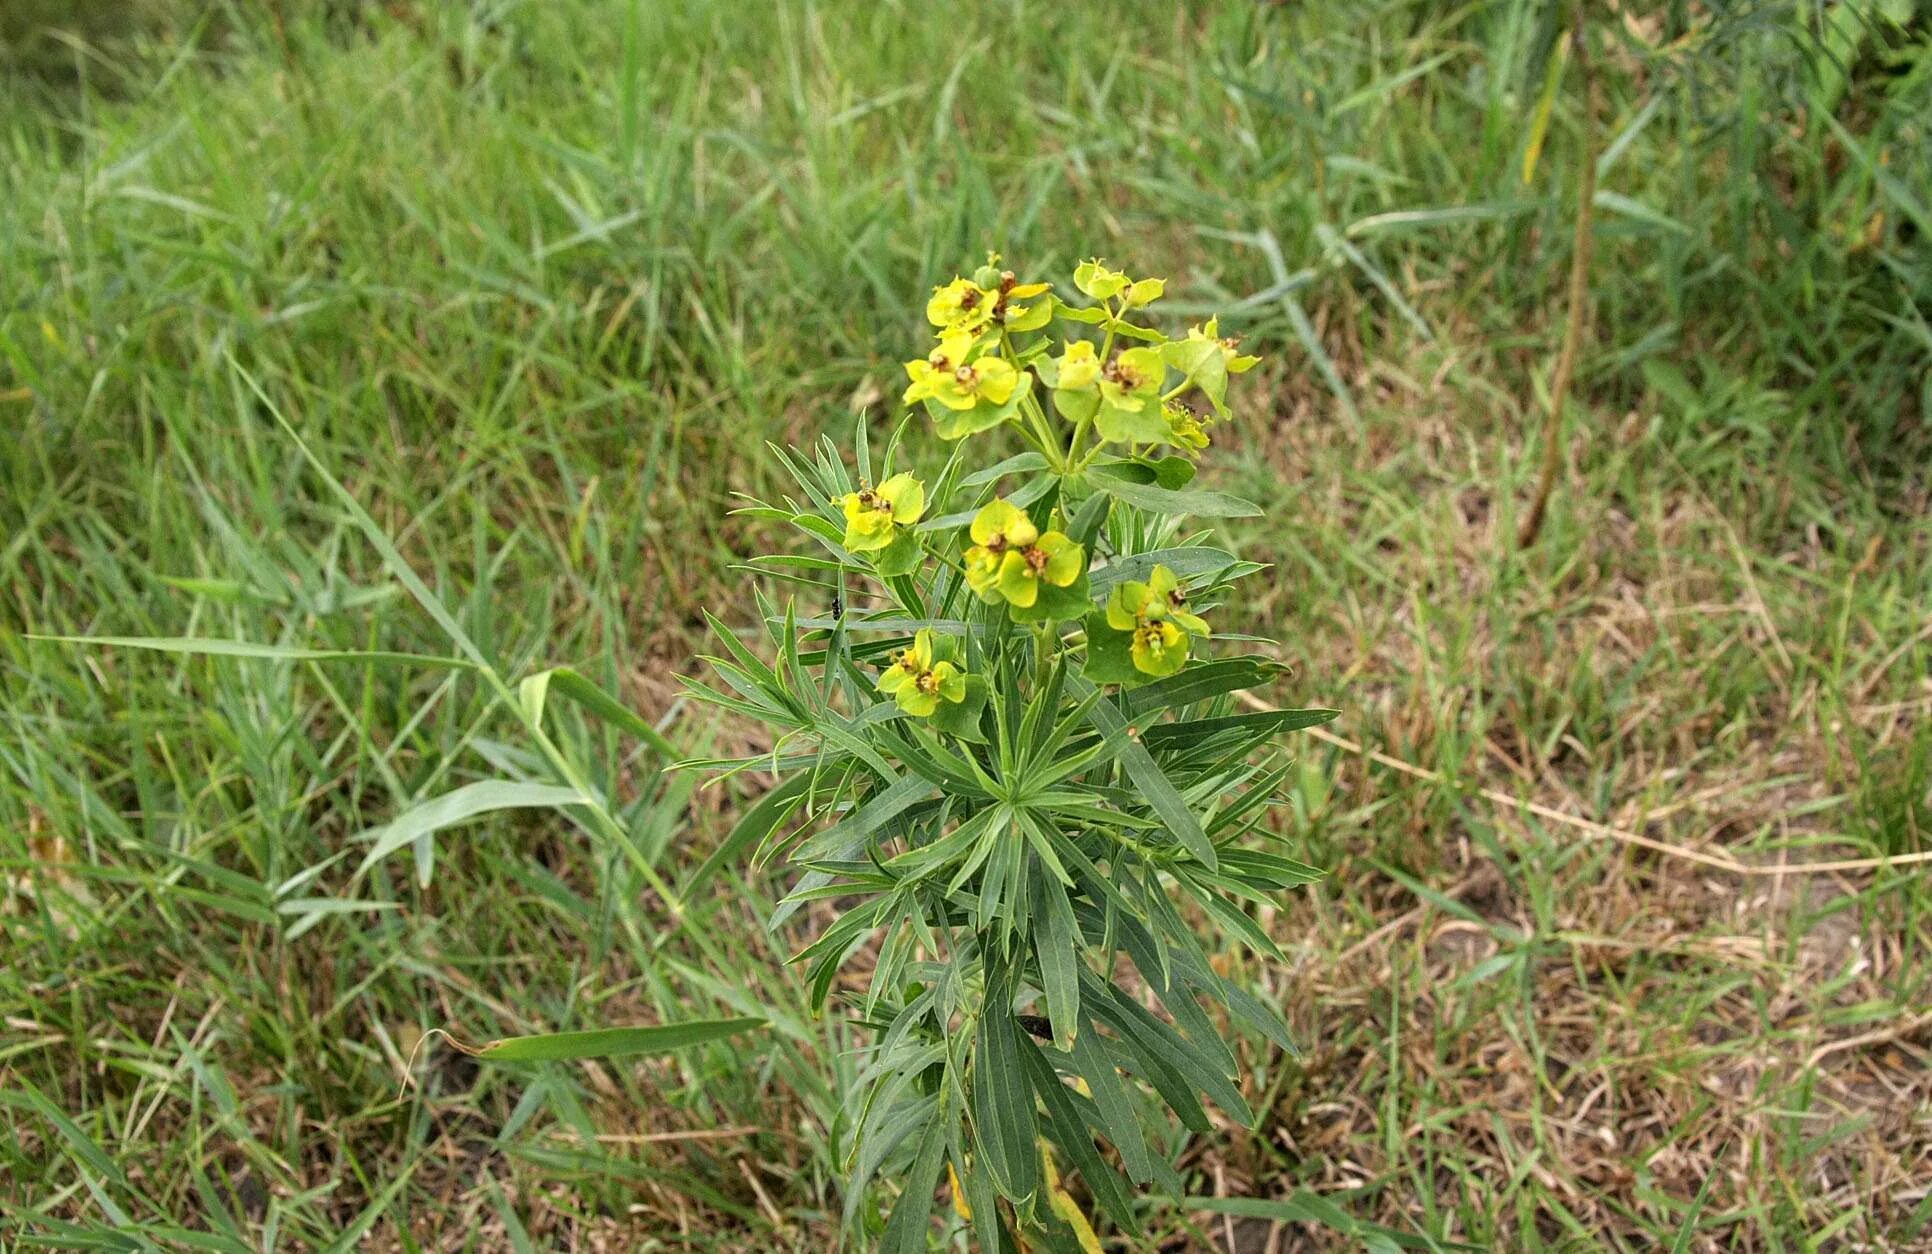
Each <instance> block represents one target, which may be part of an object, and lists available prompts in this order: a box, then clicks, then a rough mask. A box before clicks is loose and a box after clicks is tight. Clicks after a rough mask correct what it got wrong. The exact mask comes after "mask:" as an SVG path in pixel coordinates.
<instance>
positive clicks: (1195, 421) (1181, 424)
mask: <svg viewBox="0 0 1932 1254" xmlns="http://www.w3.org/2000/svg"><path fill="white" fill-rule="evenodd" d="M1161 419H1162V420H1163V421H1164V422H1166V423H1167V432H1168V436H1167V439H1168V443H1170V444H1173V445H1175V446H1177V447H1179V448H1183V449H1186V450H1188V451H1189V452H1194V453H1198V452H1200V451H1201V450H1202V449H1204V448H1206V447H1207V446H1208V433H1207V423H1206V422H1205V421H1204V420H1203V418H1202V417H1201V415H1200V414H1197V413H1195V412H1194V411H1193V410H1191V409H1189V408H1188V407H1187V406H1186V405H1183V404H1181V402H1179V401H1162V402H1161Z"/></svg>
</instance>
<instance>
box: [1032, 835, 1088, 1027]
mask: <svg viewBox="0 0 1932 1254" xmlns="http://www.w3.org/2000/svg"><path fill="white" fill-rule="evenodd" d="M1039 844H1040V846H1041V852H1042V853H1043V854H1044V855H1046V856H1051V851H1052V846H1051V845H1050V844H1047V843H1046V842H1045V841H1041V842H1039ZM1062 874H1063V875H1064V874H1065V872H1062ZM1033 889H1034V894H1035V897H1036V898H1037V900H1036V901H1035V902H1034V905H1033V948H1034V953H1035V955H1036V957H1037V958H1038V959H1039V963H1040V988H1041V990H1042V991H1043V992H1044V993H1045V994H1046V1003H1047V1018H1048V1020H1049V1021H1050V1022H1051V1023H1052V1024H1053V1043H1054V1044H1055V1045H1058V1046H1059V1047H1060V1048H1061V1049H1063V1050H1065V1049H1071V1048H1072V1047H1073V1042H1074V1037H1075V1036H1077V1035H1078V1034H1079V1031H1080V939H1079V925H1078V924H1077V923H1075V921H1074V917H1073V904H1072V903H1071V902H1069V901H1068V900H1067V894H1066V890H1065V889H1064V888H1063V887H1062V886H1061V885H1060V884H1057V883H1055V882H1054V881H1052V880H1050V879H1048V878H1047V877H1045V876H1040V875H1036V876H1035V877H1034V879H1033Z"/></svg>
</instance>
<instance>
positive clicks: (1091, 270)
mask: <svg viewBox="0 0 1932 1254" xmlns="http://www.w3.org/2000/svg"><path fill="white" fill-rule="evenodd" d="M1073 285H1074V286H1075V287H1077V288H1079V289H1080V290H1081V291H1083V292H1085V293H1086V294H1087V295H1089V296H1091V297H1093V298H1094V299H1095V300H1109V299H1111V298H1112V297H1114V296H1117V295H1119V294H1120V293H1121V292H1122V291H1123V290H1125V288H1126V287H1127V276H1126V275H1125V274H1122V273H1121V272H1120V271H1118V270H1109V269H1108V268H1107V266H1106V263H1105V262H1103V261H1101V260H1100V258H1098V257H1093V258H1089V259H1088V260H1086V261H1083V262H1081V263H1080V264H1079V265H1077V266H1075V267H1074V268H1073Z"/></svg>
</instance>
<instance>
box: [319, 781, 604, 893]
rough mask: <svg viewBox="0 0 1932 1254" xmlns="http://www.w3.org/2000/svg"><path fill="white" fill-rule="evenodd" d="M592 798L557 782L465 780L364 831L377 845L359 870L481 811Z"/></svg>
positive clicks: (534, 807)
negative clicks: (470, 781) (463, 783)
mask: <svg viewBox="0 0 1932 1254" xmlns="http://www.w3.org/2000/svg"><path fill="white" fill-rule="evenodd" d="M588 801H589V798H588V797H585V796H584V795H583V794H582V793H581V792H578V791H577V790H576V789H575V788H559V787H557V786H556V785H555V784H528V783H521V782H518V781H515V780H504V779H491V780H483V781H481V782H479V783H475V784H465V785H463V786H462V787H461V788H457V789H453V790H451V791H449V792H446V793H443V794H442V795H441V796H438V797H432V798H430V799H429V800H428V801H425V802H422V803H421V804H419V805H416V806H413V807H411V808H410V809H408V810H406V811H404V812H403V813H402V814H400V815H398V816H397V817H396V818H394V819H391V820H390V821H389V822H388V823H385V824H383V825H382V826H381V827H372V828H370V829H369V830H368V831H366V832H364V833H362V835H361V836H360V837H359V838H358V839H361V840H372V841H374V842H375V846H374V848H372V849H370V850H369V852H368V854H366V855H365V856H364V857H363V859H362V865H361V866H360V867H359V868H357V871H356V874H358V875H362V874H364V873H366V872H367V871H368V870H369V868H371V867H373V866H374V865H375V864H376V863H378V862H380V861H382V860H383V859H384V858H386V857H388V856H389V855H390V854H392V853H394V852H396V850H398V849H401V848H402V847H403V846H404V845H407V844H409V843H410V842H411V841H413V840H415V839H416V838H417V837H418V836H426V835H429V834H431V833H434V832H439V831H441V830H442V829H444V828H446V827H453V826H455V825H456V824H458V823H466V822H468V821H469V820H471V819H473V818H476V817H477V816H479V815H483V814H491V813H494V812H495V811H498V810H539V809H552V808H555V807H558V806H570V805H583V804H585V803H587V802H588Z"/></svg>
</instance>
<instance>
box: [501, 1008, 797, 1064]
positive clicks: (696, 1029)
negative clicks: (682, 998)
mask: <svg viewBox="0 0 1932 1254" xmlns="http://www.w3.org/2000/svg"><path fill="white" fill-rule="evenodd" d="M764 1026H765V1020H763V1019H756V1018H750V1017H739V1018H734V1019H694V1020H691V1021H689V1022H685V1023H663V1024H658V1025H656V1026H653V1027H645V1028H598V1029H595V1030H592V1031H589V1032H550V1033H545V1034H543V1035H539V1036H510V1037H505V1038H503V1039H502V1040H497V1041H491V1042H490V1043H489V1044H488V1045H485V1046H483V1047H482V1048H481V1049H479V1050H477V1051H476V1056H477V1057H478V1058H484V1059H488V1060H489V1061H491V1062H561V1061H565V1060H568V1059H574V1058H621V1057H624V1056H626V1055H629V1054H668V1053H672V1052H674V1051H676V1050H680V1049H689V1048H690V1047H691V1046H693V1045H702V1044H704V1043H705V1042H706V1041H716V1040H721V1039H723V1038H724V1037H727V1036H736V1035H738V1034H739V1033H741V1032H749V1031H751V1030H752V1029H753V1028H762V1027H764Z"/></svg>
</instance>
